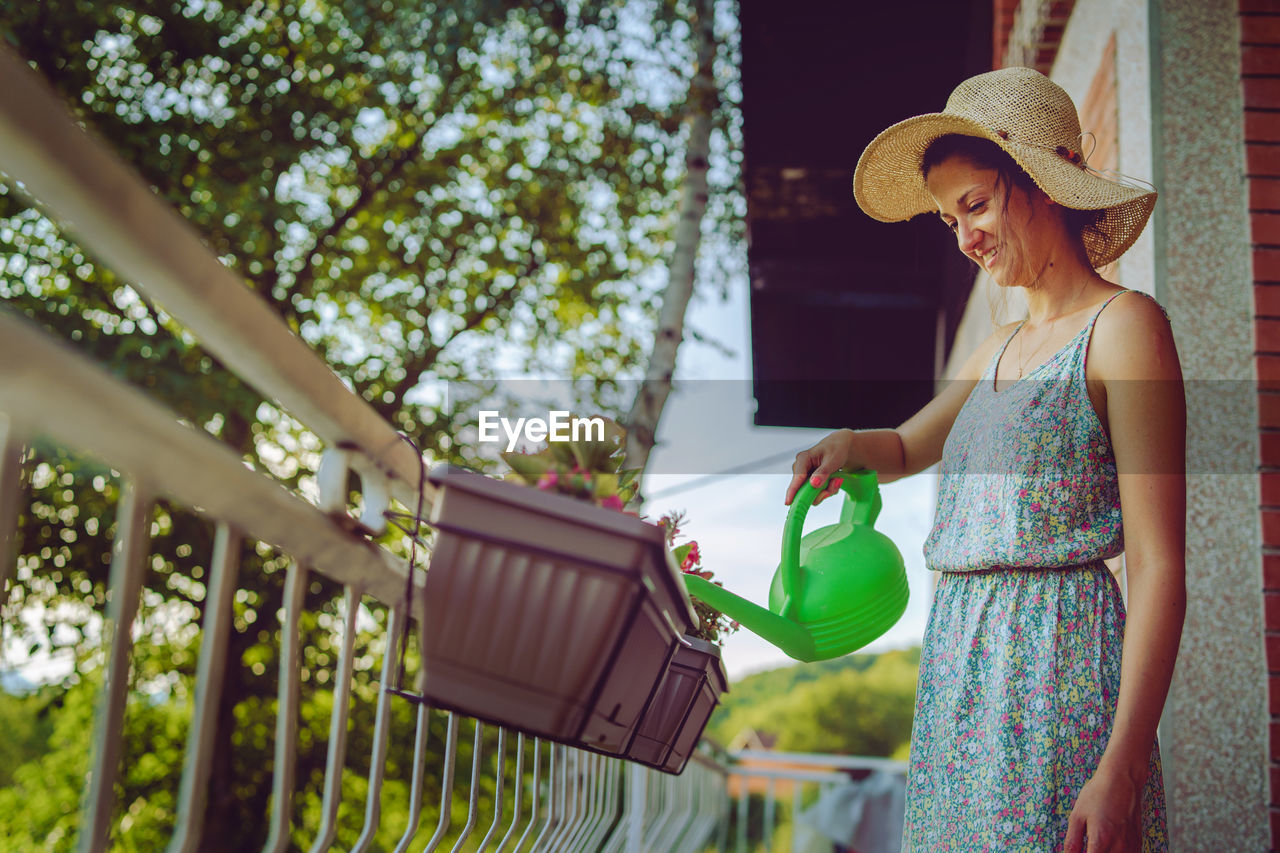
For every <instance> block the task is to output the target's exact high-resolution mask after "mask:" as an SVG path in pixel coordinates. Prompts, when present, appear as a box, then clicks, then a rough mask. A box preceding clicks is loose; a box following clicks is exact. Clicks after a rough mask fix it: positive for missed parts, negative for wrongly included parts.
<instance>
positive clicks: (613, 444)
mask: <svg viewBox="0 0 1280 853" xmlns="http://www.w3.org/2000/svg"><path fill="white" fill-rule="evenodd" d="M603 420H604V421H605V433H604V437H603V439H597V438H592V439H581V440H578V439H575V440H573V441H558V442H551V443H549V444H548V446H546V447H544V448H543V449H542V450H540V451H538V452H537V453H516V452H508V453H503V454H502V458H503V459H505V460H506V462H507V464H508V465H510V466H511V474H509V475H508V478H509V479H514V480H518V481H519V482H522V483H524V484H525V485H527V486H533V487H534V488H536V489H538V490H539V491H542V492H551V493H553V494H559V495H565V496H566V497H571V498H578V499H579V500H584V501H590V502H591V503H594V504H596V505H597V506H601V507H605V508H606V509H612V510H618V511H622V510H623V509H624V507H625V506H626V504H627V501H629V500H631V498H632V497H634V496H635V493H636V475H637V474H638V472H637V471H632V470H626V471H624V470H622V462H623V458H624V452H623V447H624V439H625V437H626V432H625V431H624V430H623V429H622V427H620V426H618V425H617V424H616V423H614V422H613V421H611V420H609V419H607V418H604V419H603Z"/></svg>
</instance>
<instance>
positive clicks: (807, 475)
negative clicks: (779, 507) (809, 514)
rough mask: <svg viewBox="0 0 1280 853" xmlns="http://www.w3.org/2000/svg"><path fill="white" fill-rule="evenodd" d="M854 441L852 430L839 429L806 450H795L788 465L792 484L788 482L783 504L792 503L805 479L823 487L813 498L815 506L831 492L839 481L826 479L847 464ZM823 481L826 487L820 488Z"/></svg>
mask: <svg viewBox="0 0 1280 853" xmlns="http://www.w3.org/2000/svg"><path fill="white" fill-rule="evenodd" d="M853 442H854V432H853V430H850V429H842V430H837V431H836V432H833V433H831V435H829V436H827V437H826V438H824V439H822V441H819V442H818V443H817V444H815V445H814V446H813V447H810V448H809V449H808V450H802V451H800V452H799V453H797V454H796V461H795V463H793V464H792V466H791V474H792V477H791V485H789V486H787V496H786V500H785V501H784V502H785V503H786V505H787V506H790V505H791V501H792V500H793V499H795V496H796V492H798V491H800V487H801V486H802V485H804V481H805V480H806V479H807V480H808V481H809V482H810V483H812V484H813V487H814V488H815V489H822V492H821V493H820V494H819V495H818V496H817V497H816V498H814V500H813V505H814V506H817V505H818V504H820V503H822V502H823V501H824V500H826V499H827V498H829V497H831V496H832V495H834V494H835V493H836V490H837V489H839V488H840V482H839V481H838V480H832V481H831V482H830V483H827V480H829V479H830V478H831V475H832V474H834V473H835V472H836V471H838V470H839V469H841V468H843V467H844V466H846V465H848V464H849V459H850V454H851V452H852V451H853ZM824 483H826V484H827V485H826V488H823V484H824Z"/></svg>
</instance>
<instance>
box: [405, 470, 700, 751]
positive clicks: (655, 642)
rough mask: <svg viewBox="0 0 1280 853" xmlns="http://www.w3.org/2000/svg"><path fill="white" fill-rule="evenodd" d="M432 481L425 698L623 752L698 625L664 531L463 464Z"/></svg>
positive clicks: (541, 733)
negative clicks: (433, 541)
mask: <svg viewBox="0 0 1280 853" xmlns="http://www.w3.org/2000/svg"><path fill="white" fill-rule="evenodd" d="M430 479H431V481H432V482H433V483H435V484H436V485H437V486H439V487H440V494H439V496H438V498H437V500H436V502H435V505H434V507H433V508H432V515H431V525H432V526H433V527H434V528H435V529H436V530H437V531H438V538H437V541H436V546H435V549H434V550H433V552H432V555H431V562H430V565H429V567H428V570H427V579H426V589H425V592H424V599H425V602H426V611H425V616H424V620H423V627H422V632H421V643H422V658H423V672H424V680H423V693H424V695H425V696H426V698H427V699H428V701H430V702H431V703H432V704H434V705H437V706H439V707H444V708H449V709H451V710H454V711H458V712H461V713H463V714H466V715H468V716H473V717H477V718H479V719H482V720H488V721H490V722H494V723H499V724H501V725H505V726H509V727H511V728H514V729H518V730H521V731H524V732H526V733H529V734H533V735H536V736H539V737H544V738H548V739H550V740H555V741H560V742H563V743H569V744H573V745H579V746H586V747H588V748H590V749H593V750H597V751H600V752H605V753H608V754H612V755H619V754H621V753H622V752H623V751H624V750H625V749H626V748H627V746H628V744H629V743H630V742H631V739H632V736H633V734H634V732H635V729H636V726H637V724H638V723H639V722H640V719H641V715H642V713H643V711H644V709H645V707H646V705H647V704H648V703H649V699H650V696H651V695H652V694H653V692H654V690H655V688H656V685H657V684H658V683H659V681H660V680H661V677H662V674H663V672H664V671H665V670H666V668H667V664H668V662H669V661H670V660H671V657H672V655H674V654H675V652H676V648H677V646H678V645H679V644H680V637H681V635H682V634H684V633H685V632H686V631H688V630H690V628H691V627H692V626H693V625H694V624H696V620H697V617H696V616H695V615H694V612H693V607H692V605H691V604H690V602H689V597H688V594H687V593H686V592H685V590H684V584H682V583H680V581H679V575H678V573H679V569H678V568H677V567H676V565H675V563H674V562H673V558H672V557H671V555H670V552H669V551H668V550H667V547H666V541H665V536H664V531H663V530H662V529H661V528H659V527H657V526H656V525H652V524H648V523H646V522H643V521H641V520H640V519H638V518H635V517H634V516H629V515H624V514H623V513H620V512H614V511H612V510H607V509H602V508H600V507H596V506H592V505H590V504H587V503H585V502H583V501H577V500H573V499H571V498H568V497H565V496H563V495H555V494H549V493H545V492H540V491H537V490H536V489H532V488H529V487H527V486H522V485H519V484H516V483H509V482H503V481H501V480H495V479H492V478H489V477H485V476H483V475H480V474H476V473H474V472H471V471H466V470H464V469H461V468H454V467H451V466H441V467H438V468H436V469H434V470H433V471H432V472H431V474H430Z"/></svg>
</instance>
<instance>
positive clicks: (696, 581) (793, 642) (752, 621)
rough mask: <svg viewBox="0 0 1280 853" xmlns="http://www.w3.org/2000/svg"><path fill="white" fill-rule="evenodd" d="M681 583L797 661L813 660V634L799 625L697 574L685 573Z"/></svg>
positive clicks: (695, 594) (691, 592) (692, 592)
mask: <svg viewBox="0 0 1280 853" xmlns="http://www.w3.org/2000/svg"><path fill="white" fill-rule="evenodd" d="M684 585H685V589H687V590H688V591H689V594H690V595H693V596H696V597H697V598H699V599H701V600H702V601H705V602H706V603H707V604H710V605H711V606H712V607H714V608H715V609H716V610H719V611H720V612H721V613H723V614H725V615H726V616H728V617H729V618H730V619H733V620H735V621H737V622H740V623H742V624H743V625H746V626H747V627H748V628H750V629H751V631H752V633H755V634H759V635H760V636H761V637H763V638H764V639H766V640H768V641H769V642H771V643H773V644H774V645H775V646H777V647H778V648H780V649H782V651H783V652H785V653H786V654H787V655H788V656H789V657H793V658H795V659H796V660H800V661H812V660H816V659H817V658H816V657H815V654H814V647H813V636H812V635H811V634H810V633H809V631H807V630H806V629H805V627H804V626H803V625H800V624H799V623H797V622H794V621H792V620H790V619H787V618H786V617H784V616H779V615H778V614H777V613H774V612H772V611H770V610H766V609H765V608H763V607H761V606H760V605H758V604H756V603H754V602H751V601H748V600H747V599H745V598H743V597H742V596H740V595H735V594H734V593H732V592H729V590H727V589H725V588H724V587H722V586H719V585H717V584H714V583H712V582H711V581H709V580H706V579H705V578H700V577H698V576H697V575H689V574H686V575H685V576H684Z"/></svg>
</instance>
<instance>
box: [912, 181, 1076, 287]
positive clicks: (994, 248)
mask: <svg viewBox="0 0 1280 853" xmlns="http://www.w3.org/2000/svg"><path fill="white" fill-rule="evenodd" d="M925 184H926V185H927V186H928V188H929V193H930V194H931V195H932V196H933V199H934V202H935V203H936V204H937V205H938V212H939V215H940V216H941V217H942V221H943V222H944V223H945V224H946V225H947V227H948V228H950V229H951V231H952V232H953V233H954V234H955V235H956V243H957V245H958V246H959V247H960V251H961V252H963V253H964V254H965V256H966V257H968V258H969V259H970V260H972V261H973V262H974V263H976V264H977V265H978V266H980V267H982V268H983V269H984V270H986V271H987V273H988V274H990V276H991V277H992V278H993V279H994V280H995V281H996V282H997V283H999V284H1001V285H1004V286H1006V287H1018V286H1027V285H1029V284H1032V283H1033V282H1034V281H1035V279H1036V278H1037V276H1038V275H1039V272H1040V271H1041V270H1043V268H1044V266H1045V265H1046V264H1047V263H1048V258H1047V257H1044V258H1041V257H1037V256H1033V252H1034V249H1033V247H1036V246H1040V247H1044V246H1046V245H1050V244H1051V242H1052V237H1050V235H1049V234H1047V233H1045V234H1041V233H1040V232H1041V231H1042V230H1043V229H1044V228H1046V227H1052V223H1053V221H1054V219H1055V217H1053V216H1051V215H1049V212H1048V209H1047V208H1048V206H1049V205H1050V204H1051V202H1049V201H1048V199H1047V198H1046V197H1045V196H1044V195H1043V194H1042V193H1035V194H1031V193H1028V192H1026V191H1024V190H1022V189H1020V188H1018V187H1009V186H1006V185H1005V184H1004V183H1002V182H1000V181H999V173H998V172H996V170H995V169H986V168H983V167H981V166H978V165H977V164H975V163H973V162H971V161H970V160H968V159H966V158H964V157H959V156H954V157H949V158H947V159H946V160H943V161H942V162H941V163H939V164H938V165H936V166H934V167H933V168H932V169H930V170H929V174H928V176H927V177H926V178H925Z"/></svg>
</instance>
